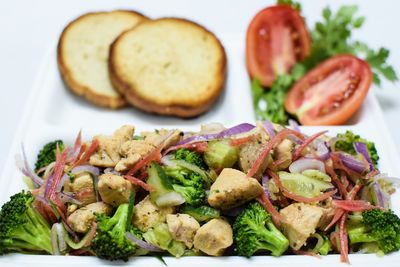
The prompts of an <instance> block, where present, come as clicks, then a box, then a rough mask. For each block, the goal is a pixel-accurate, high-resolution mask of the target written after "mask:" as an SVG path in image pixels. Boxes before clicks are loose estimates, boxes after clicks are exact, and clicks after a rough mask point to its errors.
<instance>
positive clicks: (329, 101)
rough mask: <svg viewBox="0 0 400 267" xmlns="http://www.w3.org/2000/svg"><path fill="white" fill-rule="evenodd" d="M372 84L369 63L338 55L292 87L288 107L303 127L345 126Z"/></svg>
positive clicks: (287, 100) (287, 99)
mask: <svg viewBox="0 0 400 267" xmlns="http://www.w3.org/2000/svg"><path fill="white" fill-rule="evenodd" d="M371 81H372V75H371V70H370V67H369V65H368V64H367V63H366V62H364V61H362V60H360V59H358V58H356V57H354V56H352V55H339V56H335V57H332V58H330V59H328V60H326V61H324V62H323V63H321V64H320V65H318V66H317V67H316V68H314V69H313V70H311V71H310V72H309V73H307V74H306V75H305V76H304V77H303V78H302V79H300V80H299V81H298V82H297V83H296V84H295V85H294V86H293V88H292V89H291V90H290V92H289V93H288V95H287V98H286V100H285V108H286V110H287V111H288V112H289V113H292V114H295V115H296V116H297V117H298V118H299V120H300V122H301V123H302V124H304V125H337V124H342V123H345V122H346V121H347V120H348V119H349V118H350V117H351V116H352V115H353V114H354V112H356V111H357V110H358V108H359V107H360V106H361V104H362V102H363V100H364V98H365V96H366V95H367V92H368V90H369V87H370V85H371Z"/></svg>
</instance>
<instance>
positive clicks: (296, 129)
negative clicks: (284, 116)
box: [289, 119, 301, 133]
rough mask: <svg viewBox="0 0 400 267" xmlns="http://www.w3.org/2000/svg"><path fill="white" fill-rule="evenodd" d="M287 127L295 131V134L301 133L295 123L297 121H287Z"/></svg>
mask: <svg viewBox="0 0 400 267" xmlns="http://www.w3.org/2000/svg"><path fill="white" fill-rule="evenodd" d="M289 126H290V127H292V129H293V130H295V131H296V132H299V133H301V130H300V127H299V124H298V123H297V121H295V120H293V119H289Z"/></svg>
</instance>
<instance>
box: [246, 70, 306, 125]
mask: <svg viewBox="0 0 400 267" xmlns="http://www.w3.org/2000/svg"><path fill="white" fill-rule="evenodd" d="M304 73H305V68H304V66H303V65H300V64H296V65H295V66H294V67H293V68H292V71H291V74H283V75H279V76H278V78H276V79H275V81H274V83H273V84H272V86H271V88H270V89H269V90H268V89H267V90H265V89H264V88H263V87H262V86H261V83H260V81H259V80H257V79H254V80H253V81H252V86H251V89H252V93H253V103H254V109H255V112H256V118H257V119H258V120H270V121H272V122H274V123H279V124H287V123H288V120H289V114H288V113H287V112H286V111H285V107H284V101H285V97H286V93H287V92H288V91H289V89H290V87H291V86H292V85H293V83H294V82H295V81H297V80H298V79H299V78H301V77H302V76H303V75H304Z"/></svg>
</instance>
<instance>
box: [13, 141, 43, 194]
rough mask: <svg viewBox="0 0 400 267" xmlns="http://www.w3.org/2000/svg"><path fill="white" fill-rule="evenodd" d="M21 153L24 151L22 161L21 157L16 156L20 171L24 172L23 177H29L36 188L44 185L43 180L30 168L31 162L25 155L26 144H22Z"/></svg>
mask: <svg viewBox="0 0 400 267" xmlns="http://www.w3.org/2000/svg"><path fill="white" fill-rule="evenodd" d="M21 151H22V159H21V156H20V155H16V157H15V161H16V165H17V167H18V169H19V170H20V171H21V172H22V174H23V175H25V176H27V177H29V178H30V179H31V180H32V182H33V183H34V184H35V185H36V186H41V185H43V183H44V181H43V179H42V178H40V177H39V176H38V175H37V174H36V173H35V172H34V171H33V170H32V168H31V167H30V166H29V162H28V159H27V157H26V153H25V147H24V144H21Z"/></svg>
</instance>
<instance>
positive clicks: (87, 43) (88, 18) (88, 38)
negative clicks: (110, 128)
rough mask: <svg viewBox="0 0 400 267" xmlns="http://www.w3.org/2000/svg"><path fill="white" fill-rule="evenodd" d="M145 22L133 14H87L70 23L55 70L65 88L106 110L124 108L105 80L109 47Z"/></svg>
mask: <svg viewBox="0 0 400 267" xmlns="http://www.w3.org/2000/svg"><path fill="white" fill-rule="evenodd" d="M144 20H146V17H144V16H143V15H141V14H139V13H136V12H133V11H123V10H121V11H111V12H97V13H88V14H85V15H83V16H80V17H79V18H77V19H76V20H74V21H72V22H71V23H70V24H69V25H68V26H67V27H66V28H65V29H64V31H63V32H62V34H61V37H60V40H59V43H58V51H57V52H58V66H59V69H60V71H61V75H62V77H63V80H64V81H65V83H66V85H67V87H68V88H69V89H70V90H71V91H72V92H74V93H75V94H77V95H81V96H84V97H85V98H86V99H87V100H89V101H90V102H92V103H94V104H96V105H99V106H103V107H109V108H119V107H122V106H124V105H126V101H125V99H124V98H123V97H122V96H121V95H120V94H119V93H118V92H116V91H115V90H114V89H113V87H112V85H111V82H110V79H109V76H108V53H109V48H110V45H111V43H112V42H113V41H114V40H115V39H116V38H117V37H118V36H119V35H120V34H121V33H122V32H124V31H126V30H128V29H131V28H132V27H135V26H136V25H137V24H139V23H140V22H142V21H144Z"/></svg>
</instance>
